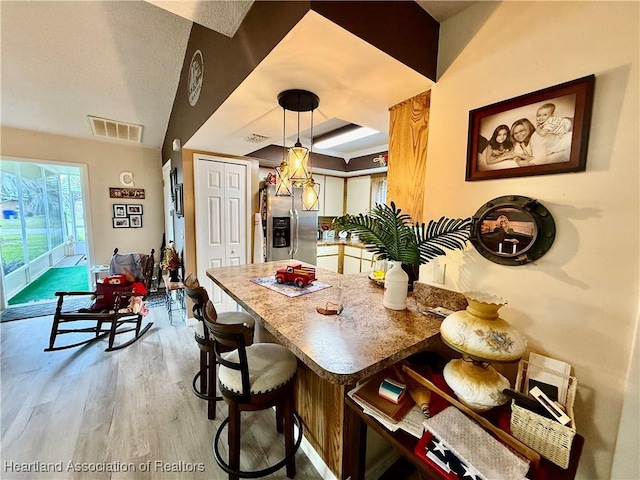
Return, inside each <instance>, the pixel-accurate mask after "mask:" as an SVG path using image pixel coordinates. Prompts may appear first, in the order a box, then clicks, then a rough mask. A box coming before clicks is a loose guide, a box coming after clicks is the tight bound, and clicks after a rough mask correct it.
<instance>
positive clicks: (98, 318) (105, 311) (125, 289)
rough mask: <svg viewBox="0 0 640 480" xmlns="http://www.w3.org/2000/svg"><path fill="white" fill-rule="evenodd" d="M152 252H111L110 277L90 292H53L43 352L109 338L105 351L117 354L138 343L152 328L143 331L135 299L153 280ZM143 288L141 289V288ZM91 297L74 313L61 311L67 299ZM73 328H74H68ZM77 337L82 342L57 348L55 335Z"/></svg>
mask: <svg viewBox="0 0 640 480" xmlns="http://www.w3.org/2000/svg"><path fill="white" fill-rule="evenodd" d="M154 253H155V250H154V249H151V253H150V254H149V255H147V254H143V253H127V254H119V253H118V249H117V248H116V249H115V250H114V251H113V256H112V257H111V262H110V264H109V277H107V279H100V280H98V283H97V285H96V290H95V291H93V292H56V296H57V297H58V304H57V306H56V313H55V314H54V317H53V325H52V326H51V335H50V337H49V347H48V348H45V350H44V351H45V352H51V351H55V350H64V349H66V348H72V347H77V346H80V345H84V344H87V343H90V342H94V341H96V340H99V339H102V338H104V337H108V338H109V343H108V346H107V349H106V350H105V351H107V352H110V351H112V350H119V349H121V348H124V347H127V346H129V345H131V344H132V343H134V342H135V341H137V340H139V339H140V337H142V335H144V334H145V333H147V331H148V330H149V329H150V328H151V326H152V325H153V323H152V322H149V323H148V324H147V325H145V326H144V328H143V327H142V317H143V311H142V310H143V309H144V306H143V305H142V304H141V302H138V303H136V302H135V298H134V297H141V298H142V299H144V298H145V297H146V294H147V292H148V291H149V287H150V285H151V279H152V276H153V267H154V263H155V260H154V257H153V254H154ZM142 285H144V287H142ZM81 295H85V296H86V295H91V296H92V297H93V303H92V304H91V305H90V306H88V307H87V308H81V309H80V310H77V311H71V312H66V311H64V308H63V304H64V300H65V299H67V298H70V297H78V296H81ZM70 324H73V325H74V328H71V327H70V326H69V325H70ZM126 332H133V336H131V335H129V337H131V338H129V339H128V340H126V341H123V342H121V343H118V344H116V343H115V340H116V336H118V335H120V334H123V333H126ZM63 334H77V335H79V336H80V337H81V338H82V340H81V341H78V342H75V343H66V344H62V345H56V339H57V337H58V335H63Z"/></svg>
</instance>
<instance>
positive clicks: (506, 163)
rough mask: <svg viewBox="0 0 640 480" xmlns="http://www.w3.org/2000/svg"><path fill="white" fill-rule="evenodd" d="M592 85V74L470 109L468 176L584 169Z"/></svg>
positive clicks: (543, 173)
mask: <svg viewBox="0 0 640 480" xmlns="http://www.w3.org/2000/svg"><path fill="white" fill-rule="evenodd" d="M594 86H595V76H594V75H588V76H586V77H582V78H579V79H576V80H572V81H570V82H566V83H562V84H560V85H555V86H553V87H548V88H545V89H543V90H538V91H536V92H532V93H528V94H526V95H521V96H519V97H515V98H511V99H509V100H504V101H502V102H498V103H494V104H493V105H488V106H486V107H482V108H477V109H475V110H472V111H470V112H469V133H468V143H467V172H466V177H465V180H466V181H474V180H488V179H496V178H510V177H524V176H529V175H547V174H552V173H567V172H582V171H584V170H585V169H586V163H587V146H588V142H589V128H590V125H591V113H592V108H593V92H594ZM505 130H506V131H505ZM518 140H520V141H518Z"/></svg>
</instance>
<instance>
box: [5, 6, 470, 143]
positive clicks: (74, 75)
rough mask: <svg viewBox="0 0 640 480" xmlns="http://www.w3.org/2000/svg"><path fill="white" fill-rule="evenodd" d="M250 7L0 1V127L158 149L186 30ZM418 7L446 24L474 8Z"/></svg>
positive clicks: (234, 22) (230, 27)
mask: <svg viewBox="0 0 640 480" xmlns="http://www.w3.org/2000/svg"><path fill="white" fill-rule="evenodd" d="M252 3H253V2H250V1H203V2H190V1H169V2H163V1H153V2H143V1H108V2H103V1H78V2H70V1H69V2H67V1H17V2H14V1H2V2H1V3H0V9H1V12H0V13H1V15H0V21H1V28H0V39H1V50H0V53H1V55H2V64H1V69H2V70H1V74H2V75H1V85H0V87H1V88H0V90H1V92H0V94H1V97H0V101H1V103H0V113H1V117H0V119H1V122H2V125H3V126H11V127H16V128H23V129H27V130H35V131H43V132H47V133H54V134H60V135H68V136H73V137H85V138H93V137H91V128H90V126H89V121H88V119H87V115H94V116H99V117H104V118H107V119H111V120H117V121H123V122H128V123H135V124H141V125H143V128H144V130H143V135H142V143H143V145H145V146H149V147H154V148H160V147H161V145H162V142H163V139H164V135H165V132H166V128H167V123H168V119H169V116H170V114H171V108H172V105H173V100H174V97H175V92H176V88H177V85H178V81H179V77H180V70H181V68H182V63H183V59H184V52H185V50H186V45H187V41H188V38H189V32H190V29H191V21H192V20H194V21H196V22H198V23H200V24H203V25H204V26H207V27H208V28H211V29H213V30H216V31H218V32H220V33H223V34H226V35H228V36H232V35H233V33H234V32H235V31H236V29H237V27H238V25H239V24H240V23H241V21H242V19H243V18H244V16H245V14H246V12H247V11H248V9H249V8H250V6H251V4H252ZM418 3H419V4H420V5H421V6H422V7H423V8H425V10H427V11H429V12H430V13H431V14H432V16H434V18H436V19H437V20H439V21H444V20H445V19H446V18H448V16H451V15H453V14H455V13H457V12H458V11H460V10H461V9H463V8H465V7H466V6H468V5H469V4H471V3H473V2H457V1H455V2H454V1H441V2H425V1H419V2H418ZM158 7H160V8H158ZM318 88H320V87H318ZM385 88H387V87H385ZM385 95H386V94H385ZM325 98H326V95H325ZM371 101H372V102H375V101H376V100H375V99H372V100H371ZM273 103H274V104H275V97H274V99H273ZM365 103H366V102H365ZM324 115H325V116H326V117H327V118H326V119H327V120H328V119H330V118H332V117H333V116H334V113H333V112H324ZM336 115H340V113H336ZM348 120H349V121H351V119H348ZM245 123H247V122H246V120H245ZM338 123H339V122H338ZM280 124H281V120H280ZM236 127H237V128H240V127H241V125H236ZM255 133H260V132H255Z"/></svg>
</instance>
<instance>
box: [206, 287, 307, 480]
mask: <svg viewBox="0 0 640 480" xmlns="http://www.w3.org/2000/svg"><path fill="white" fill-rule="evenodd" d="M204 321H205V325H206V327H207V329H208V330H209V333H210V334H211V335H212V336H213V338H214V339H215V344H214V352H215V356H216V360H217V362H218V364H219V365H220V369H219V372H218V384H219V386H220V391H221V392H222V397H223V398H224V401H225V402H226V403H227V404H228V405H229V416H228V417H227V418H226V419H224V420H223V421H222V423H221V424H220V426H219V427H218V430H217V431H216V434H215V437H214V440H213V453H214V456H215V459H216V462H217V463H218V465H219V466H220V468H222V469H223V470H224V471H225V472H227V473H228V474H229V480H235V479H238V478H258V477H263V476H265V475H269V474H271V473H273V472H275V471H277V470H279V469H281V468H282V467H284V466H285V465H286V472H287V477H289V478H294V477H295V475H296V464H295V454H296V452H297V451H298V448H299V447H300V443H301V442H302V422H301V421H300V417H299V416H298V414H297V413H296V412H295V411H294V400H293V385H294V379H295V375H296V370H297V368H298V361H297V359H296V357H295V355H293V353H291V352H290V351H289V350H288V349H287V348H285V347H283V346H282V345H277V344H274V343H256V344H251V341H252V335H253V330H252V329H251V328H249V327H248V326H247V325H225V324H221V323H218V322H216V310H215V307H214V305H213V303H211V301H210V300H209V301H208V302H207V303H206V305H205V309H204ZM219 346H225V347H227V349H230V350H231V351H227V352H226V353H224V352H221V351H220V348H219ZM271 407H276V408H275V410H276V429H277V431H278V432H279V433H282V431H283V430H284V444H285V456H284V458H283V459H282V460H280V461H279V462H278V463H276V464H274V465H272V466H270V467H267V468H264V469H261V470H254V471H243V470H240V436H241V426H240V414H241V412H246V411H257V410H265V409H268V408H271ZM294 422H295V424H296V425H297V427H298V437H297V438H296V439H295V440H294V430H293V425H294ZM227 425H228V428H227V443H228V445H229V461H228V462H226V461H225V460H224V459H223V458H222V456H221V455H220V450H219V448H218V443H219V440H220V435H221V433H222V430H223V429H224V427H225V426H227ZM283 426H284V428H283Z"/></svg>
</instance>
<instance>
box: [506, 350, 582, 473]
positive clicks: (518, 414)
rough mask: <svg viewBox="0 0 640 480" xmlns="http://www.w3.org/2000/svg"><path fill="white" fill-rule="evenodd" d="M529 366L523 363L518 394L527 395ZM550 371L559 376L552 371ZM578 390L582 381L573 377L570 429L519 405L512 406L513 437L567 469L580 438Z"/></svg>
mask: <svg viewBox="0 0 640 480" xmlns="http://www.w3.org/2000/svg"><path fill="white" fill-rule="evenodd" d="M527 365H528V362H526V361H524V360H521V361H520V364H519V365H518V376H517V378H516V390H518V391H520V392H523V393H524V392H525V388H524V382H525V379H526V371H527ZM547 371H548V372H549V373H557V372H554V371H552V370H547ZM558 375H559V374H558ZM577 386H578V381H577V380H576V379H575V378H574V377H569V387H568V392H567V404H566V410H567V415H568V416H569V418H570V419H571V421H570V422H569V423H568V424H567V425H561V424H560V423H558V422H556V421H555V420H552V419H550V418H546V417H543V416H542V415H538V414H537V413H534V412H532V411H531V410H527V409H526V408H523V407H520V406H519V405H516V404H515V402H511V433H512V434H513V436H514V437H516V438H517V439H518V440H520V441H521V442H523V443H524V444H526V445H528V446H529V447H531V448H533V449H534V450H536V451H537V452H538V453H540V455H542V456H543V457H545V458H547V459H548V460H550V461H552V462H553V463H555V464H556V465H559V466H560V467H562V468H565V469H566V468H567V467H568V466H569V457H570V456H571V444H572V442H573V437H574V436H575V434H576V424H575V417H574V416H573V403H574V401H575V398H576V388H577Z"/></svg>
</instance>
